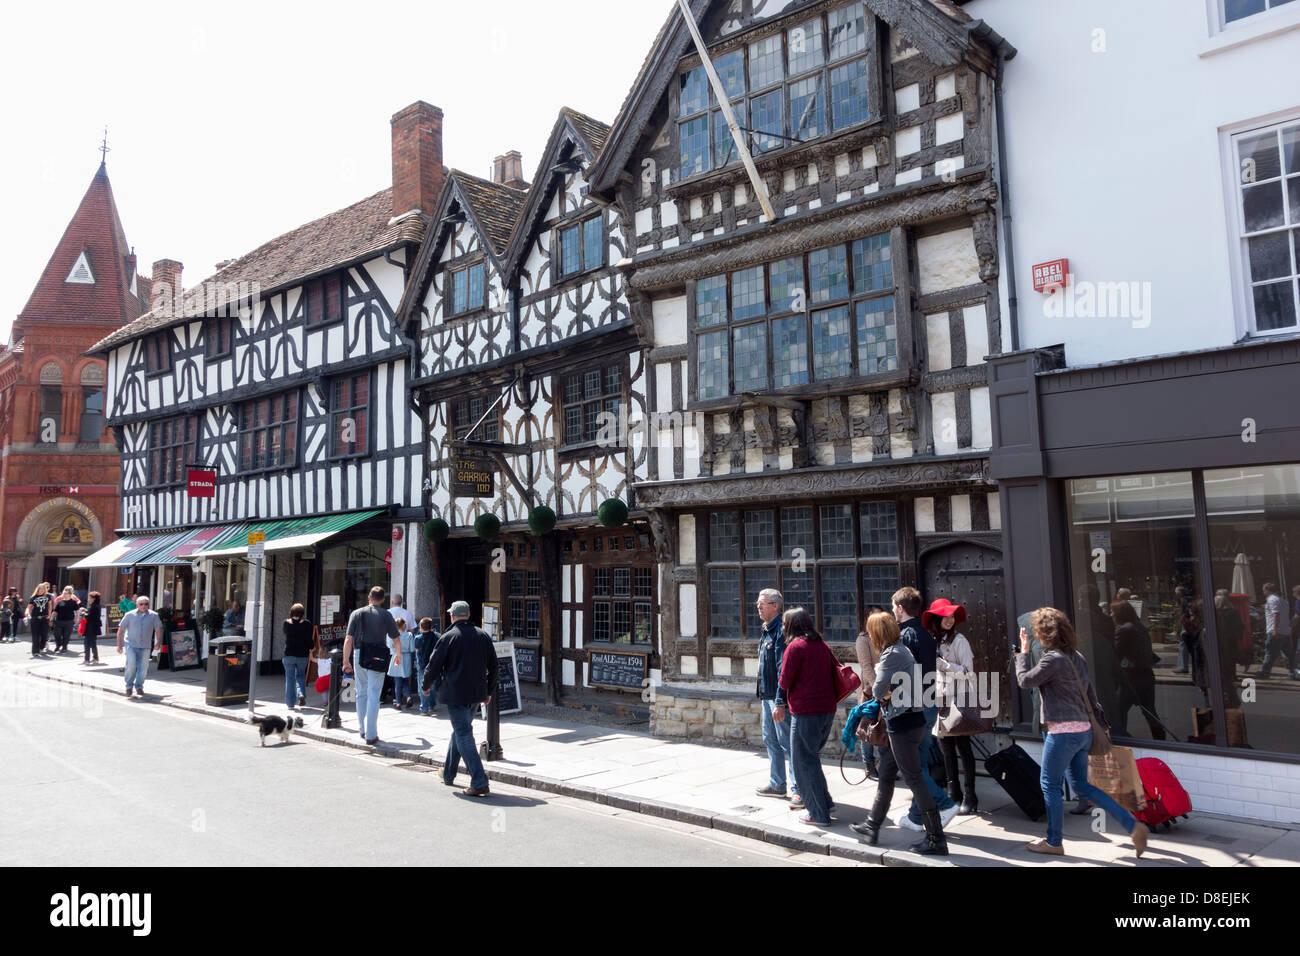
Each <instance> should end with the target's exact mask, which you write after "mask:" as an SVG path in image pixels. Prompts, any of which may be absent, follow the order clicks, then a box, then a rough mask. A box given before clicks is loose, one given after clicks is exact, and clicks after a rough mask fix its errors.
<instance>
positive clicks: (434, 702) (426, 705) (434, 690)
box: [417, 680, 442, 714]
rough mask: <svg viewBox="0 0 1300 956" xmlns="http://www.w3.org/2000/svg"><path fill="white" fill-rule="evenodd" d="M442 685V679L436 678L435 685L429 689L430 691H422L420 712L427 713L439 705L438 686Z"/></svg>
mask: <svg viewBox="0 0 1300 956" xmlns="http://www.w3.org/2000/svg"><path fill="white" fill-rule="evenodd" d="M417 686H418V684H417ZM441 686H442V681H440V680H436V681H434V682H433V687H431V688H430V689H429V693H427V694H426V693H425V692H424V691H420V713H422V714H427V713H428V712H429V711H431V710H433V709H435V708H436V707H437V706H438V688H439V687H441Z"/></svg>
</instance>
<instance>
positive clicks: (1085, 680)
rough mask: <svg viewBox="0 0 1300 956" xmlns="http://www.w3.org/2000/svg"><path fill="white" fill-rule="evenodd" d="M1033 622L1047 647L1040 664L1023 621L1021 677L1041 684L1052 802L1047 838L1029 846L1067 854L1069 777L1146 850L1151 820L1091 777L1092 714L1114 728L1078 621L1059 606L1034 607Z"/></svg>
mask: <svg viewBox="0 0 1300 956" xmlns="http://www.w3.org/2000/svg"><path fill="white" fill-rule="evenodd" d="M1029 624H1030V627H1031V628H1032V629H1033V634H1034V637H1035V638H1037V639H1038V642H1039V643H1040V644H1042V645H1043V648H1044V653H1043V657H1042V659H1041V660H1040V661H1039V662H1038V663H1037V664H1034V663H1033V662H1032V661H1031V660H1030V657H1029V644H1030V637H1029V634H1028V633H1027V632H1026V631H1025V629H1024V628H1023V627H1022V628H1021V629H1020V653H1019V654H1017V655H1016V681H1017V682H1018V683H1019V684H1020V686H1021V687H1024V688H1031V687H1037V688H1038V691H1039V699H1040V701H1041V705H1040V706H1041V719H1042V723H1043V726H1044V727H1046V729H1047V738H1046V740H1045V742H1044V744H1043V770H1042V774H1041V775H1040V776H1039V785H1040V786H1041V787H1042V788H1043V801H1044V802H1045V803H1046V804H1047V839H1045V840H1035V841H1034V842H1033V843H1030V844H1029V850H1030V851H1031V852H1033V853H1046V854H1048V855H1049V856H1064V855H1065V848H1064V846H1062V843H1061V840H1062V831H1063V830H1064V826H1065V803H1064V800H1063V799H1062V796H1061V778H1062V777H1068V778H1069V781H1070V786H1071V787H1072V788H1073V790H1074V792H1075V793H1077V794H1078V795H1079V796H1080V797H1081V798H1086V799H1088V800H1091V801H1092V802H1093V803H1094V804H1096V805H1097V806H1099V807H1101V808H1102V809H1104V810H1105V811H1106V812H1107V813H1108V814H1110V815H1111V816H1112V817H1113V818H1114V819H1115V820H1116V822H1118V823H1119V825H1120V826H1122V827H1123V828H1124V830H1125V832H1126V833H1129V834H1131V835H1132V837H1133V847H1134V849H1135V850H1136V851H1137V855H1138V856H1141V855H1142V851H1143V850H1145V849H1146V847H1147V828H1146V824H1144V823H1142V822H1141V821H1140V820H1137V819H1135V818H1134V816H1133V814H1131V813H1129V812H1128V811H1127V810H1125V809H1124V808H1123V807H1121V806H1120V805H1119V804H1118V803H1116V802H1115V800H1114V799H1113V798H1112V797H1111V795H1110V794H1108V793H1106V792H1105V791H1104V790H1101V789H1099V788H1097V787H1094V786H1093V785H1092V784H1090V783H1089V782H1088V750H1089V748H1090V747H1091V746H1092V723H1091V714H1096V716H1097V721H1098V723H1100V724H1101V725H1102V726H1103V727H1105V728H1106V729H1107V730H1108V731H1109V725H1108V724H1107V723H1106V715H1105V714H1104V713H1103V712H1102V709H1101V704H1100V703H1099V702H1098V700H1097V692H1096V690H1095V689H1094V688H1093V686H1092V678H1091V677H1090V676H1089V675H1088V662H1087V661H1086V660H1085V659H1084V657H1083V655H1082V654H1080V653H1079V651H1078V640H1077V638H1076V637H1075V635H1074V627H1073V626H1072V625H1071V624H1070V619H1069V618H1068V617H1066V616H1065V614H1064V612H1062V611H1058V610H1057V609H1056V608H1054V607H1042V608H1039V609H1038V610H1037V611H1034V612H1033V614H1031V615H1030V617H1029ZM1085 697H1086V699H1085ZM1090 711H1091V714H1090Z"/></svg>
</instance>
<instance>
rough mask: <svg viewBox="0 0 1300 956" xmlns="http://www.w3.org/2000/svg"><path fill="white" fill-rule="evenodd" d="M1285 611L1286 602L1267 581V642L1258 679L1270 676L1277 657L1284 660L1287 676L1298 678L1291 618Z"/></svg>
mask: <svg viewBox="0 0 1300 956" xmlns="http://www.w3.org/2000/svg"><path fill="white" fill-rule="evenodd" d="M1287 610H1288V608H1287V606H1286V602H1285V601H1283V600H1282V596H1281V595H1280V594H1278V593H1277V585H1276V584H1274V583H1273V582H1272V581H1269V582H1268V583H1267V584H1265V585H1264V633H1265V635H1266V636H1267V638H1268V642H1267V643H1266V644H1265V645H1264V663H1262V664H1260V665H1259V676H1260V677H1271V676H1272V673H1273V662H1274V661H1276V660H1277V659H1278V657H1279V656H1282V657H1285V658H1286V669H1287V674H1288V676H1290V677H1293V678H1294V677H1298V676H1300V674H1297V672H1296V663H1295V651H1293V650H1292V649H1291V616H1290V615H1289V614H1287Z"/></svg>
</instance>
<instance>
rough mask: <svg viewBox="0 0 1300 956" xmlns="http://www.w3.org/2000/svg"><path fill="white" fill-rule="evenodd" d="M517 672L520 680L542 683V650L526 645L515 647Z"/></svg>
mask: <svg viewBox="0 0 1300 956" xmlns="http://www.w3.org/2000/svg"><path fill="white" fill-rule="evenodd" d="M515 672H516V673H517V674H518V675H519V679H520V680H526V681H532V682H533V683H540V682H541V679H542V649H541V648H540V647H529V646H528V645H526V644H516V645H515Z"/></svg>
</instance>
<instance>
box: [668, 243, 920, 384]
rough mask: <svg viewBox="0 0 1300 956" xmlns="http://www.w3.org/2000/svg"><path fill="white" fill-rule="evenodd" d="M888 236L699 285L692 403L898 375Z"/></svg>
mask: <svg viewBox="0 0 1300 956" xmlns="http://www.w3.org/2000/svg"><path fill="white" fill-rule="evenodd" d="M891 253H892V250H891V248H890V239H889V234H888V233H880V234H878V235H875V236H869V237H867V238H865V239H859V240H857V241H855V242H852V243H847V244H845V245H841V246H831V247H829V248H827V249H818V250H815V251H813V252H811V253H809V254H808V255H807V256H795V257H791V258H786V259H781V260H778V261H776V262H771V263H768V264H767V265H766V266H756V267H752V268H748V269H741V270H738V271H736V272H732V273H729V274H726V275H719V276H711V277H708V278H704V279H700V280H699V281H698V282H697V283H696V285H695V352H694V359H695V372H696V398H698V399H699V400H700V401H708V400H712V399H721V398H726V397H727V396H729V395H741V394H744V393H746V392H764V391H769V390H780V389H785V388H794V387H798V386H806V385H809V384H811V383H814V382H826V381H834V380H843V379H847V378H853V377H858V378H866V377H870V376H876V375H881V374H887V373H893V372H896V371H897V370H898V363H899V352H898V330H897V324H896V322H895V318H894V273H893V261H892V255H891Z"/></svg>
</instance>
